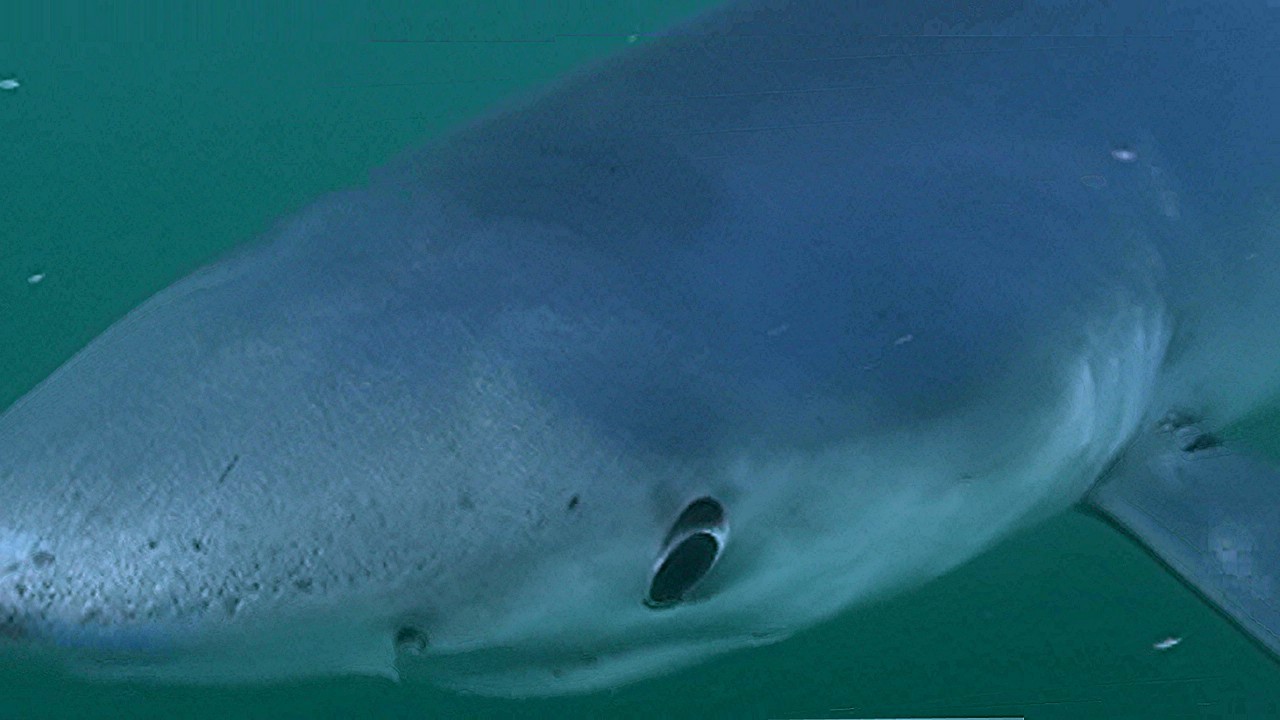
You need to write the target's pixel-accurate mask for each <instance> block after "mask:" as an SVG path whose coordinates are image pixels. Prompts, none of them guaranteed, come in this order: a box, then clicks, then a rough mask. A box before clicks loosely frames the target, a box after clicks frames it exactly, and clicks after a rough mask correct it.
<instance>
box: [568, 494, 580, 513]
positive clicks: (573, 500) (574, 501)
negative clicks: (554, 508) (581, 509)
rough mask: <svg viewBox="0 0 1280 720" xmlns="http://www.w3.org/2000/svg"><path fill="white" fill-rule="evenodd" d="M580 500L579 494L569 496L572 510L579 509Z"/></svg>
mask: <svg viewBox="0 0 1280 720" xmlns="http://www.w3.org/2000/svg"><path fill="white" fill-rule="evenodd" d="M578 502H579V500H578V496H577V495H574V496H573V497H571V498H569V509H570V510H577V509H578Z"/></svg>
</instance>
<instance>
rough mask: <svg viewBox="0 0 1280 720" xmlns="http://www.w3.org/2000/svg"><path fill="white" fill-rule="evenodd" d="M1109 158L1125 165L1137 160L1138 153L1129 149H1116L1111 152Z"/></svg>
mask: <svg viewBox="0 0 1280 720" xmlns="http://www.w3.org/2000/svg"><path fill="white" fill-rule="evenodd" d="M1111 157H1113V158H1115V159H1117V160H1119V161H1120V162H1126V163H1127V162H1133V161H1134V160H1137V159H1138V153H1136V152H1134V151H1132V150H1130V149H1129V148H1116V149H1115V150H1112V151H1111Z"/></svg>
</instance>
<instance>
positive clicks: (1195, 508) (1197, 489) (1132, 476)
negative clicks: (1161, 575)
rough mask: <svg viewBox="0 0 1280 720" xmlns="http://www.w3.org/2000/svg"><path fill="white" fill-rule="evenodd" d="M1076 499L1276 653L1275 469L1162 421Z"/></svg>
mask: <svg viewBox="0 0 1280 720" xmlns="http://www.w3.org/2000/svg"><path fill="white" fill-rule="evenodd" d="M1085 502H1086V504H1087V505H1088V506H1089V507H1090V508H1091V509H1093V510H1096V511H1097V512H1099V513H1101V514H1102V515H1103V516H1104V517H1105V518H1106V519H1108V520H1109V521H1111V522H1112V523H1113V524H1115V525H1117V526H1119V527H1120V528H1121V529H1122V530H1124V531H1125V532H1126V533H1128V534H1129V535H1130V536H1132V537H1133V538H1134V539H1136V540H1137V541H1138V542H1139V543H1141V544H1142V545H1143V546H1145V547H1146V548H1147V549H1148V550H1149V551H1150V552H1151V553H1152V554H1154V555H1155V556H1156V557H1157V558H1159V559H1160V560H1161V561H1163V562H1164V563H1165V564H1166V565H1167V566H1168V567H1169V568H1171V569H1172V570H1173V571H1174V572H1175V573H1177V574H1178V575H1179V576H1180V577H1181V578H1182V579H1183V580H1184V581H1185V582H1187V583H1188V584H1190V585H1191V586H1193V587H1194V588H1195V589H1196V590H1198V591H1199V592H1200V593H1201V594H1203V596H1204V597H1206V598H1207V599H1208V600H1209V601H1210V602H1212V603H1213V604H1214V605H1215V606H1217V607H1218V609H1220V610H1221V611H1222V612H1224V613H1225V614H1226V615H1227V616H1228V617H1230V618H1231V619H1233V620H1234V621H1235V622H1236V623H1238V624H1239V625H1240V626H1241V627H1243V628H1244V629H1245V630H1246V631H1247V632H1248V633H1249V634H1250V635H1251V636H1253V638H1254V639H1255V640H1257V641H1258V642H1260V643H1261V644H1263V645H1264V646H1266V647H1267V649H1268V650H1270V651H1271V652H1272V653H1274V654H1276V655H1280V470H1278V469H1277V468H1275V467H1272V466H1269V465H1267V464H1266V463H1264V462H1262V461H1261V460H1259V459H1257V458H1254V457H1249V456H1247V455H1245V454H1241V453H1238V452H1236V451H1234V450H1232V449H1231V448H1229V447H1227V446H1224V445H1223V444H1222V443H1220V442H1219V441H1218V440H1217V439H1215V438H1213V437H1212V436H1210V435H1208V434H1205V433H1202V432H1200V431H1198V430H1197V429H1196V428H1195V427H1194V426H1193V425H1191V424H1190V423H1189V422H1187V421H1185V420H1184V419H1181V418H1177V417H1171V418H1169V419H1166V421H1165V422H1163V423H1161V425H1160V427H1159V428H1158V429H1157V430H1156V431H1153V432H1146V433H1144V435H1143V437H1140V438H1139V439H1138V440H1137V441H1136V442H1135V443H1134V445H1133V446H1132V447H1131V448H1130V449H1129V451H1128V452H1127V453H1126V454H1125V456H1124V457H1123V458H1122V459H1121V460H1120V461H1119V462H1118V463H1117V464H1116V465H1115V466H1114V467H1113V468H1112V469H1111V471H1110V472H1109V473H1108V474H1107V475H1106V476H1105V477H1104V478H1103V480H1102V482H1101V483H1099V484H1098V486H1097V487H1095V488H1094V489H1093V491H1092V492H1091V493H1090V494H1089V496H1088V497H1087V498H1086V500H1085Z"/></svg>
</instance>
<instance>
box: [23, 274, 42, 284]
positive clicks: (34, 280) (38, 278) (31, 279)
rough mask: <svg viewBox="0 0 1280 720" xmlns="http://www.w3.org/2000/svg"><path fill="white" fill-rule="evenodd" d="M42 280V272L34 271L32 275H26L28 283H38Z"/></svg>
mask: <svg viewBox="0 0 1280 720" xmlns="http://www.w3.org/2000/svg"><path fill="white" fill-rule="evenodd" d="M43 281H44V273H35V274H34V275H28V276H27V284H28V285H39V284H40V283H41V282H43Z"/></svg>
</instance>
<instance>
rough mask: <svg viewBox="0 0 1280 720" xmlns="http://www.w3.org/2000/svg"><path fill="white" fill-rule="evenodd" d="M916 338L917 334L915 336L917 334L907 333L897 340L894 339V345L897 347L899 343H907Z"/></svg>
mask: <svg viewBox="0 0 1280 720" xmlns="http://www.w3.org/2000/svg"><path fill="white" fill-rule="evenodd" d="M915 339H916V336H915V335H912V334H911V333H907V334H906V335H903V336H902V337H900V338H898V339H897V340H894V341H893V346H894V347H897V346H899V345H906V344H907V343H909V342H911V341H912V340H915Z"/></svg>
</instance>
